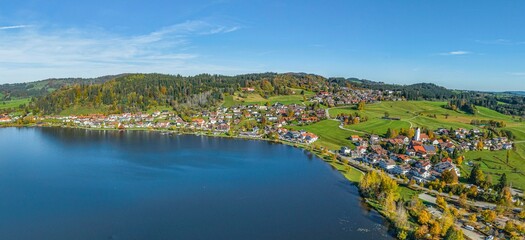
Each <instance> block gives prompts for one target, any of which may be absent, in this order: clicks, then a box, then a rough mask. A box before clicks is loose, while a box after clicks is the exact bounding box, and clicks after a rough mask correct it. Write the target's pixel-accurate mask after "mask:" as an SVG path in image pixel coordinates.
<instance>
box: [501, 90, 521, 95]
mask: <svg viewBox="0 0 525 240" xmlns="http://www.w3.org/2000/svg"><path fill="white" fill-rule="evenodd" d="M503 93H508V94H514V95H519V96H525V91H506V92H503Z"/></svg>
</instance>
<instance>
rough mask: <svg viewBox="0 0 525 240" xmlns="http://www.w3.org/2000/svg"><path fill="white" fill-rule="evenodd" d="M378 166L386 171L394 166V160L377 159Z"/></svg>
mask: <svg viewBox="0 0 525 240" xmlns="http://www.w3.org/2000/svg"><path fill="white" fill-rule="evenodd" d="M379 167H381V168H383V169H385V170H386V171H390V170H392V169H393V168H394V167H396V162H394V160H392V159H383V160H381V161H379Z"/></svg>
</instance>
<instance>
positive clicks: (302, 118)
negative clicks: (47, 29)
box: [35, 103, 326, 144]
mask: <svg viewBox="0 0 525 240" xmlns="http://www.w3.org/2000/svg"><path fill="white" fill-rule="evenodd" d="M325 114H326V112H325V111H324V110H322V109H311V108H307V107H306V106H304V105H300V104H290V105H283V104H280V103H275V104H273V105H257V104H254V105H247V106H234V107H219V108H217V109H216V110H215V111H201V112H199V113H197V114H195V115H193V116H188V117H181V116H180V115H177V114H176V113H174V112H171V111H167V110H164V111H156V112H153V113H122V114H111V115H103V114H90V115H84V116H76V115H71V116H44V117H37V118H36V119H35V121H36V122H40V123H44V122H53V121H54V122H57V121H58V122H60V123H62V124H63V125H66V126H72V127H82V128H96V129H158V130H174V129H179V130H181V129H182V130H189V131H206V132H212V133H214V134H220V133H232V134H233V132H235V133H236V134H238V135H239V136H242V137H250V138H262V137H264V136H270V135H274V136H276V137H275V138H276V139H281V140H284V141H289V142H297V143H305V144H310V143H313V142H315V141H316V140H317V139H318V136H316V135H315V134H313V133H309V132H305V131H291V130H290V131H289V130H287V129H286V128H284V126H286V125H295V124H306V123H312V122H317V121H319V120H320V119H325V118H326V115H325ZM46 120H47V121H46ZM254 123H257V124H254ZM261 123H264V124H261ZM261 126H264V127H262V128H260V127H261Z"/></svg>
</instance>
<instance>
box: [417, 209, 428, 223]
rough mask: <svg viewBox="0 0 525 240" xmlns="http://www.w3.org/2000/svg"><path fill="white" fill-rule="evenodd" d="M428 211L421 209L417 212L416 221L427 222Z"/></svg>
mask: <svg viewBox="0 0 525 240" xmlns="http://www.w3.org/2000/svg"><path fill="white" fill-rule="evenodd" d="M430 218H431V216H430V213H429V212H427V210H423V211H421V212H420V213H419V217H418V219H417V221H418V222H419V223H421V224H427V223H428V222H429V221H430Z"/></svg>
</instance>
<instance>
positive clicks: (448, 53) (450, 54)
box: [439, 51, 471, 56]
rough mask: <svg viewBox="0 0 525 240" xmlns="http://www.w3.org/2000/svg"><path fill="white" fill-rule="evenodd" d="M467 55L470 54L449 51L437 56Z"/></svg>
mask: <svg viewBox="0 0 525 240" xmlns="http://www.w3.org/2000/svg"><path fill="white" fill-rule="evenodd" d="M467 54H471V52H468V51H451V52H445V53H440V54H439V55H442V56H457V55H467Z"/></svg>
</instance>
